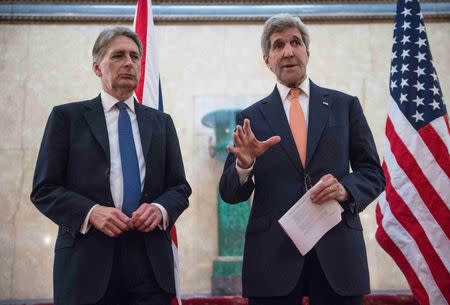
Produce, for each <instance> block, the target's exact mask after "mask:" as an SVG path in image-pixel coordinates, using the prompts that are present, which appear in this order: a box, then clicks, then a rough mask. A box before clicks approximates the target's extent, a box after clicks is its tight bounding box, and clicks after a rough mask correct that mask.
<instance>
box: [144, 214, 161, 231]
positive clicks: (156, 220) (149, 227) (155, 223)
mask: <svg viewBox="0 0 450 305" xmlns="http://www.w3.org/2000/svg"><path fill="white" fill-rule="evenodd" d="M160 223H161V217H158V215H155V217H154V218H153V219H152V220H151V221H150V222H149V223H148V225H147V226H146V227H145V228H144V229H143V231H144V232H150V231H153V230H154V229H156V227H157V226H158V225H159V224H160Z"/></svg>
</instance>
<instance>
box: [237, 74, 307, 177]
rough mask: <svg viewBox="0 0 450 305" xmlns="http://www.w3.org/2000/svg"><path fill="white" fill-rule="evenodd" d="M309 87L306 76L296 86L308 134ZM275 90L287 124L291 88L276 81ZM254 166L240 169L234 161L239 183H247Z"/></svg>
mask: <svg viewBox="0 0 450 305" xmlns="http://www.w3.org/2000/svg"><path fill="white" fill-rule="evenodd" d="M309 87H310V82H309V78H308V76H306V78H305V80H304V81H303V82H302V83H301V84H300V86H298V88H300V90H301V92H300V95H299V97H298V101H299V103H300V107H302V110H303V114H304V116H305V124H306V132H307V133H308V117H309V96H310V95H309ZM277 89H278V92H279V93H280V97H281V102H282V103H283V108H284V112H285V113H286V118H287V120H288V122H289V110H290V109H291V102H292V101H291V96H290V95H289V91H290V90H291V88H289V87H286V86H285V85H283V84H282V83H280V82H279V81H278V80H277ZM258 140H260V141H261V140H267V139H258ZM254 165H255V161H253V164H252V166H250V167H249V168H241V167H239V166H238V165H237V159H236V170H237V173H238V176H239V182H240V183H241V185H242V184H244V183H245V182H247V179H248V176H250V173H251V171H252V169H253V166H254Z"/></svg>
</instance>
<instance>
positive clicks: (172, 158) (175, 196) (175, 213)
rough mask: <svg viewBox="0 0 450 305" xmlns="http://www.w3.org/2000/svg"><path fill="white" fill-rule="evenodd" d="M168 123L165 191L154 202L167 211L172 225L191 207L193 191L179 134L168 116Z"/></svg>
mask: <svg viewBox="0 0 450 305" xmlns="http://www.w3.org/2000/svg"><path fill="white" fill-rule="evenodd" d="M166 123H167V124H166V134H167V141H166V159H165V160H166V165H165V169H166V172H165V174H164V186H165V191H164V192H163V193H162V194H161V196H159V197H158V198H156V199H155V200H154V202H157V203H158V204H160V205H162V206H163V207H164V208H165V209H166V211H167V213H168V216H169V221H170V224H171V225H172V224H174V223H175V221H176V220H177V219H178V217H179V216H180V215H181V213H182V212H183V211H184V210H185V209H186V208H187V207H188V206H189V200H188V198H189V196H190V195H191V193H192V191H191V187H190V186H189V183H188V182H187V180H186V176H185V173H184V166H183V159H182V155H181V151H180V144H179V142H178V136H177V132H176V130H175V126H174V124H173V121H172V118H171V117H170V116H169V115H168V116H167V122H166Z"/></svg>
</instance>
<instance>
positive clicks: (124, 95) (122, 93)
mask: <svg viewBox="0 0 450 305" xmlns="http://www.w3.org/2000/svg"><path fill="white" fill-rule="evenodd" d="M103 90H104V91H105V92H106V93H108V94H109V95H111V96H112V97H114V98H116V99H117V100H118V101H125V100H127V99H129V98H130V96H132V95H133V90H131V91H130V90H129V89H116V90H108V89H106V88H103Z"/></svg>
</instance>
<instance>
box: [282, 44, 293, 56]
mask: <svg viewBox="0 0 450 305" xmlns="http://www.w3.org/2000/svg"><path fill="white" fill-rule="evenodd" d="M283 51H284V53H283V55H284V57H291V56H293V55H294V51H293V49H292V46H291V45H289V44H287V45H286V46H285V47H284V50H283Z"/></svg>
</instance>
